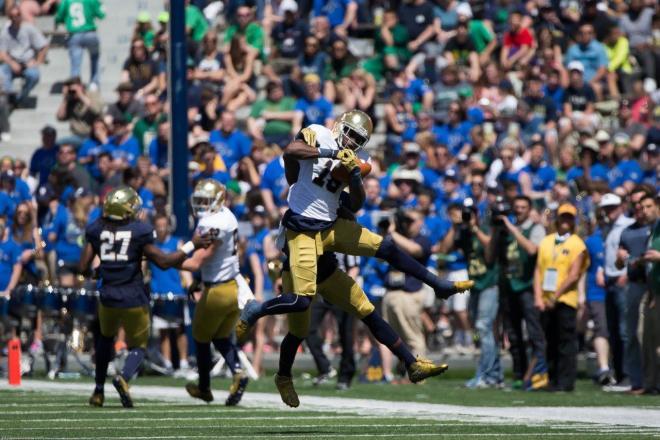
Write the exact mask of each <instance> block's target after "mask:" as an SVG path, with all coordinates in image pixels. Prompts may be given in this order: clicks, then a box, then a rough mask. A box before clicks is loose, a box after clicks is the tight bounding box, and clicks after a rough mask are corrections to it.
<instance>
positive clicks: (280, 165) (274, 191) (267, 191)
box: [260, 157, 289, 219]
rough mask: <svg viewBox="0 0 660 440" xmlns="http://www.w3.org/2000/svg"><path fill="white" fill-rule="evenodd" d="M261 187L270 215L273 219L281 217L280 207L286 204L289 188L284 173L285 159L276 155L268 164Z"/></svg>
mask: <svg viewBox="0 0 660 440" xmlns="http://www.w3.org/2000/svg"><path fill="white" fill-rule="evenodd" d="M260 189H261V198H262V200H263V202H264V207H265V208H266V211H268V215H269V216H270V218H271V219H277V218H279V216H280V213H279V208H281V207H284V206H286V196H287V193H288V190H289V184H288V183H287V181H286V177H285V175H284V159H282V158H281V157H276V158H275V159H273V160H272V161H271V162H270V163H268V165H266V169H265V170H264V176H263V178H262V179H261V185H260Z"/></svg>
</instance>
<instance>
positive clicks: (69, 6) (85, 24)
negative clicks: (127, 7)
mask: <svg viewBox="0 0 660 440" xmlns="http://www.w3.org/2000/svg"><path fill="white" fill-rule="evenodd" d="M104 17H105V10H104V8H103V5H102V4H101V2H100V0H63V1H62V3H60V6H59V7H58V8H57V13H56V14H55V25H58V24H60V23H64V25H65V26H66V30H67V32H69V34H71V35H70V36H69V42H68V46H69V60H70V62H71V75H70V77H71V78H76V77H80V67H81V65H82V57H83V50H84V49H87V52H89V59H90V67H91V74H90V77H91V78H90V90H91V91H96V90H97V89H98V86H99V56H100V54H101V49H100V43H99V37H98V35H97V34H96V19H102V18H104Z"/></svg>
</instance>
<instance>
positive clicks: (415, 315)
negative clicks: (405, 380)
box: [383, 211, 431, 356]
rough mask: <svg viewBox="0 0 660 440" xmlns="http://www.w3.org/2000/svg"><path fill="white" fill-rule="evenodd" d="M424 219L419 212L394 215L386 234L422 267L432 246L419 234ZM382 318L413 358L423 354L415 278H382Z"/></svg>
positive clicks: (420, 291)
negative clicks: (397, 335)
mask: <svg viewBox="0 0 660 440" xmlns="http://www.w3.org/2000/svg"><path fill="white" fill-rule="evenodd" d="M423 225H424V217H423V216H422V214H421V213H420V212H418V211H397V213H396V214H395V217H394V222H390V224H389V228H388V232H389V235H390V236H391V237H392V239H393V240H394V242H395V243H396V245H397V246H399V247H400V248H401V249H403V250H404V251H405V252H407V253H408V254H410V255H411V256H412V257H413V258H415V259H416V260H417V261H419V262H420V263H422V264H426V262H427V261H428V259H429V257H430V256H431V242H430V241H429V240H428V239H427V238H425V237H424V236H422V235H421V234H420V232H421V229H422V226H423ZM385 287H386V289H387V293H386V294H385V297H384V298H383V318H384V319H385V321H387V322H388V323H390V325H391V326H392V328H394V330H395V331H396V332H397V333H398V334H399V335H401V338H402V339H403V341H404V342H405V343H406V344H407V345H408V346H409V347H410V349H411V351H412V352H413V353H414V354H415V355H419V356H424V355H425V354H426V339H425V336H424V323H423V319H422V314H423V313H424V309H425V306H426V294H425V291H424V284H422V282H421V281H420V280H418V279H417V278H414V277H411V276H410V275H406V274H404V273H403V272H399V271H396V270H395V269H393V268H392V267H390V268H389V270H388V272H387V275H386V277H385Z"/></svg>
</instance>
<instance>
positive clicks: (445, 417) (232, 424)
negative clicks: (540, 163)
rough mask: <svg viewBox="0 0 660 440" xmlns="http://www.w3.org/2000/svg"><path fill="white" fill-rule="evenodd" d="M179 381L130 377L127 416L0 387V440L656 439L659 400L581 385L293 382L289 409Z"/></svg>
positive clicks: (76, 385) (57, 393) (78, 390)
mask: <svg viewBox="0 0 660 440" xmlns="http://www.w3.org/2000/svg"><path fill="white" fill-rule="evenodd" d="M184 382H185V381H182V380H179V381H177V380H171V379H162V378H150V377H140V378H138V379H137V380H135V381H134V383H133V384H132V393H133V397H134V400H135V402H136V408H134V409H131V410H126V409H123V408H122V407H121V405H120V403H119V400H118V399H117V398H116V394H115V391H114V389H113V388H112V386H111V385H110V384H108V386H107V387H106V405H105V407H104V408H90V407H88V406H87V398H88V397H89V394H90V393H91V389H92V385H91V382H90V381H89V380H80V381H70V382H66V381H43V380H25V381H24V382H23V385H22V386H21V387H18V388H10V387H8V386H7V385H6V384H4V383H3V384H1V385H0V439H9V438H12V439H15V438H25V439H28V438H30V439H32V438H53V439H59V438H78V439H94V438H99V439H101V438H103V439H106V438H107V439H115V438H131V439H188V438H190V439H192V438H227V439H251V438H280V437H285V438H287V439H314V440H320V439H343V438H346V439H350V438H379V437H382V438H397V439H398V438H401V439H414V438H416V437H418V438H424V439H426V438H467V437H482V436H483V437H516V438H540V437H552V438H573V439H575V438H612V439H624V438H625V439H628V438H630V439H638V438H660V398H658V397H645V396H643V397H634V396H627V395H621V394H611V393H603V392H601V391H598V390H594V389H593V386H592V385H591V384H590V383H588V382H587V381H582V382H580V383H579V384H578V388H577V390H576V392H575V393H572V394H567V393H561V394H549V393H528V392H522V391H502V390H477V391H469V390H466V389H464V388H462V387H461V384H462V383H463V379H462V378H456V377H454V378H452V377H449V378H446V379H437V380H433V381H427V383H426V384H424V385H421V386H420V385H418V386H415V385H398V386H397V385H363V384H356V385H355V386H354V387H353V388H352V389H351V390H350V391H348V392H337V391H335V390H334V389H333V388H332V387H331V386H330V385H328V386H326V387H320V388H316V387H312V386H311V384H310V383H309V382H305V381H303V380H297V381H296V385H297V388H298V391H299V394H300V396H301V406H300V407H299V408H297V409H290V408H287V407H285V406H284V405H283V404H281V402H280V400H279V395H277V394H276V392H275V388H274V385H272V382H271V380H270V379H269V378H264V379H261V380H259V381H256V382H252V383H251V384H250V386H249V388H248V392H247V393H246V395H245V397H244V400H243V402H242V403H241V405H240V406H239V407H236V408H226V407H225V406H223V402H224V398H225V396H226V393H225V391H224V390H226V388H227V387H228V384H229V382H228V381H227V380H225V379H216V380H214V381H213V386H214V393H215V396H216V402H214V403H213V404H210V405H207V404H203V403H198V402H197V401H194V400H192V399H190V398H188V397H187V395H186V394H185V391H184V390H183V387H182V385H183V384H184Z"/></svg>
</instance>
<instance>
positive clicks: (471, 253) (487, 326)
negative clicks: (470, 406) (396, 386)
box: [461, 199, 503, 389]
mask: <svg viewBox="0 0 660 440" xmlns="http://www.w3.org/2000/svg"><path fill="white" fill-rule="evenodd" d="M461 217H462V219H463V220H464V222H465V224H466V225H468V228H469V229H467V230H466V232H465V234H466V235H467V240H469V242H470V243H469V245H470V247H469V248H466V249H465V251H466V252H467V254H466V256H467V260H468V274H469V275H470V279H471V280H474V283H475V284H474V288H473V289H472V290H471V292H470V302H469V306H468V310H469V316H470V321H471V322H472V323H473V324H474V328H475V330H476V332H477V336H478V338H479V342H480V347H481V355H480V356H479V361H478V364H477V371H476V374H475V375H474V377H473V378H472V379H470V380H469V381H468V382H467V383H466V387H467V388H472V389H474V388H489V387H499V386H500V385H502V383H503V374H502V368H501V365H500V356H499V347H498V346H497V343H496V341H495V334H494V332H493V323H494V322H495V318H496V317H497V309H498V289H497V274H498V272H499V269H498V266H497V262H495V261H493V258H492V257H490V255H489V252H488V247H489V245H490V242H491V240H492V236H491V235H490V232H492V225H490V224H488V222H483V221H482V220H483V219H482V218H480V217H479V210H478V207H477V205H476V204H474V201H473V200H472V199H466V200H465V202H463V210H462V213H461ZM465 245H466V246H467V245H468V243H465ZM487 257H488V258H487Z"/></svg>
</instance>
